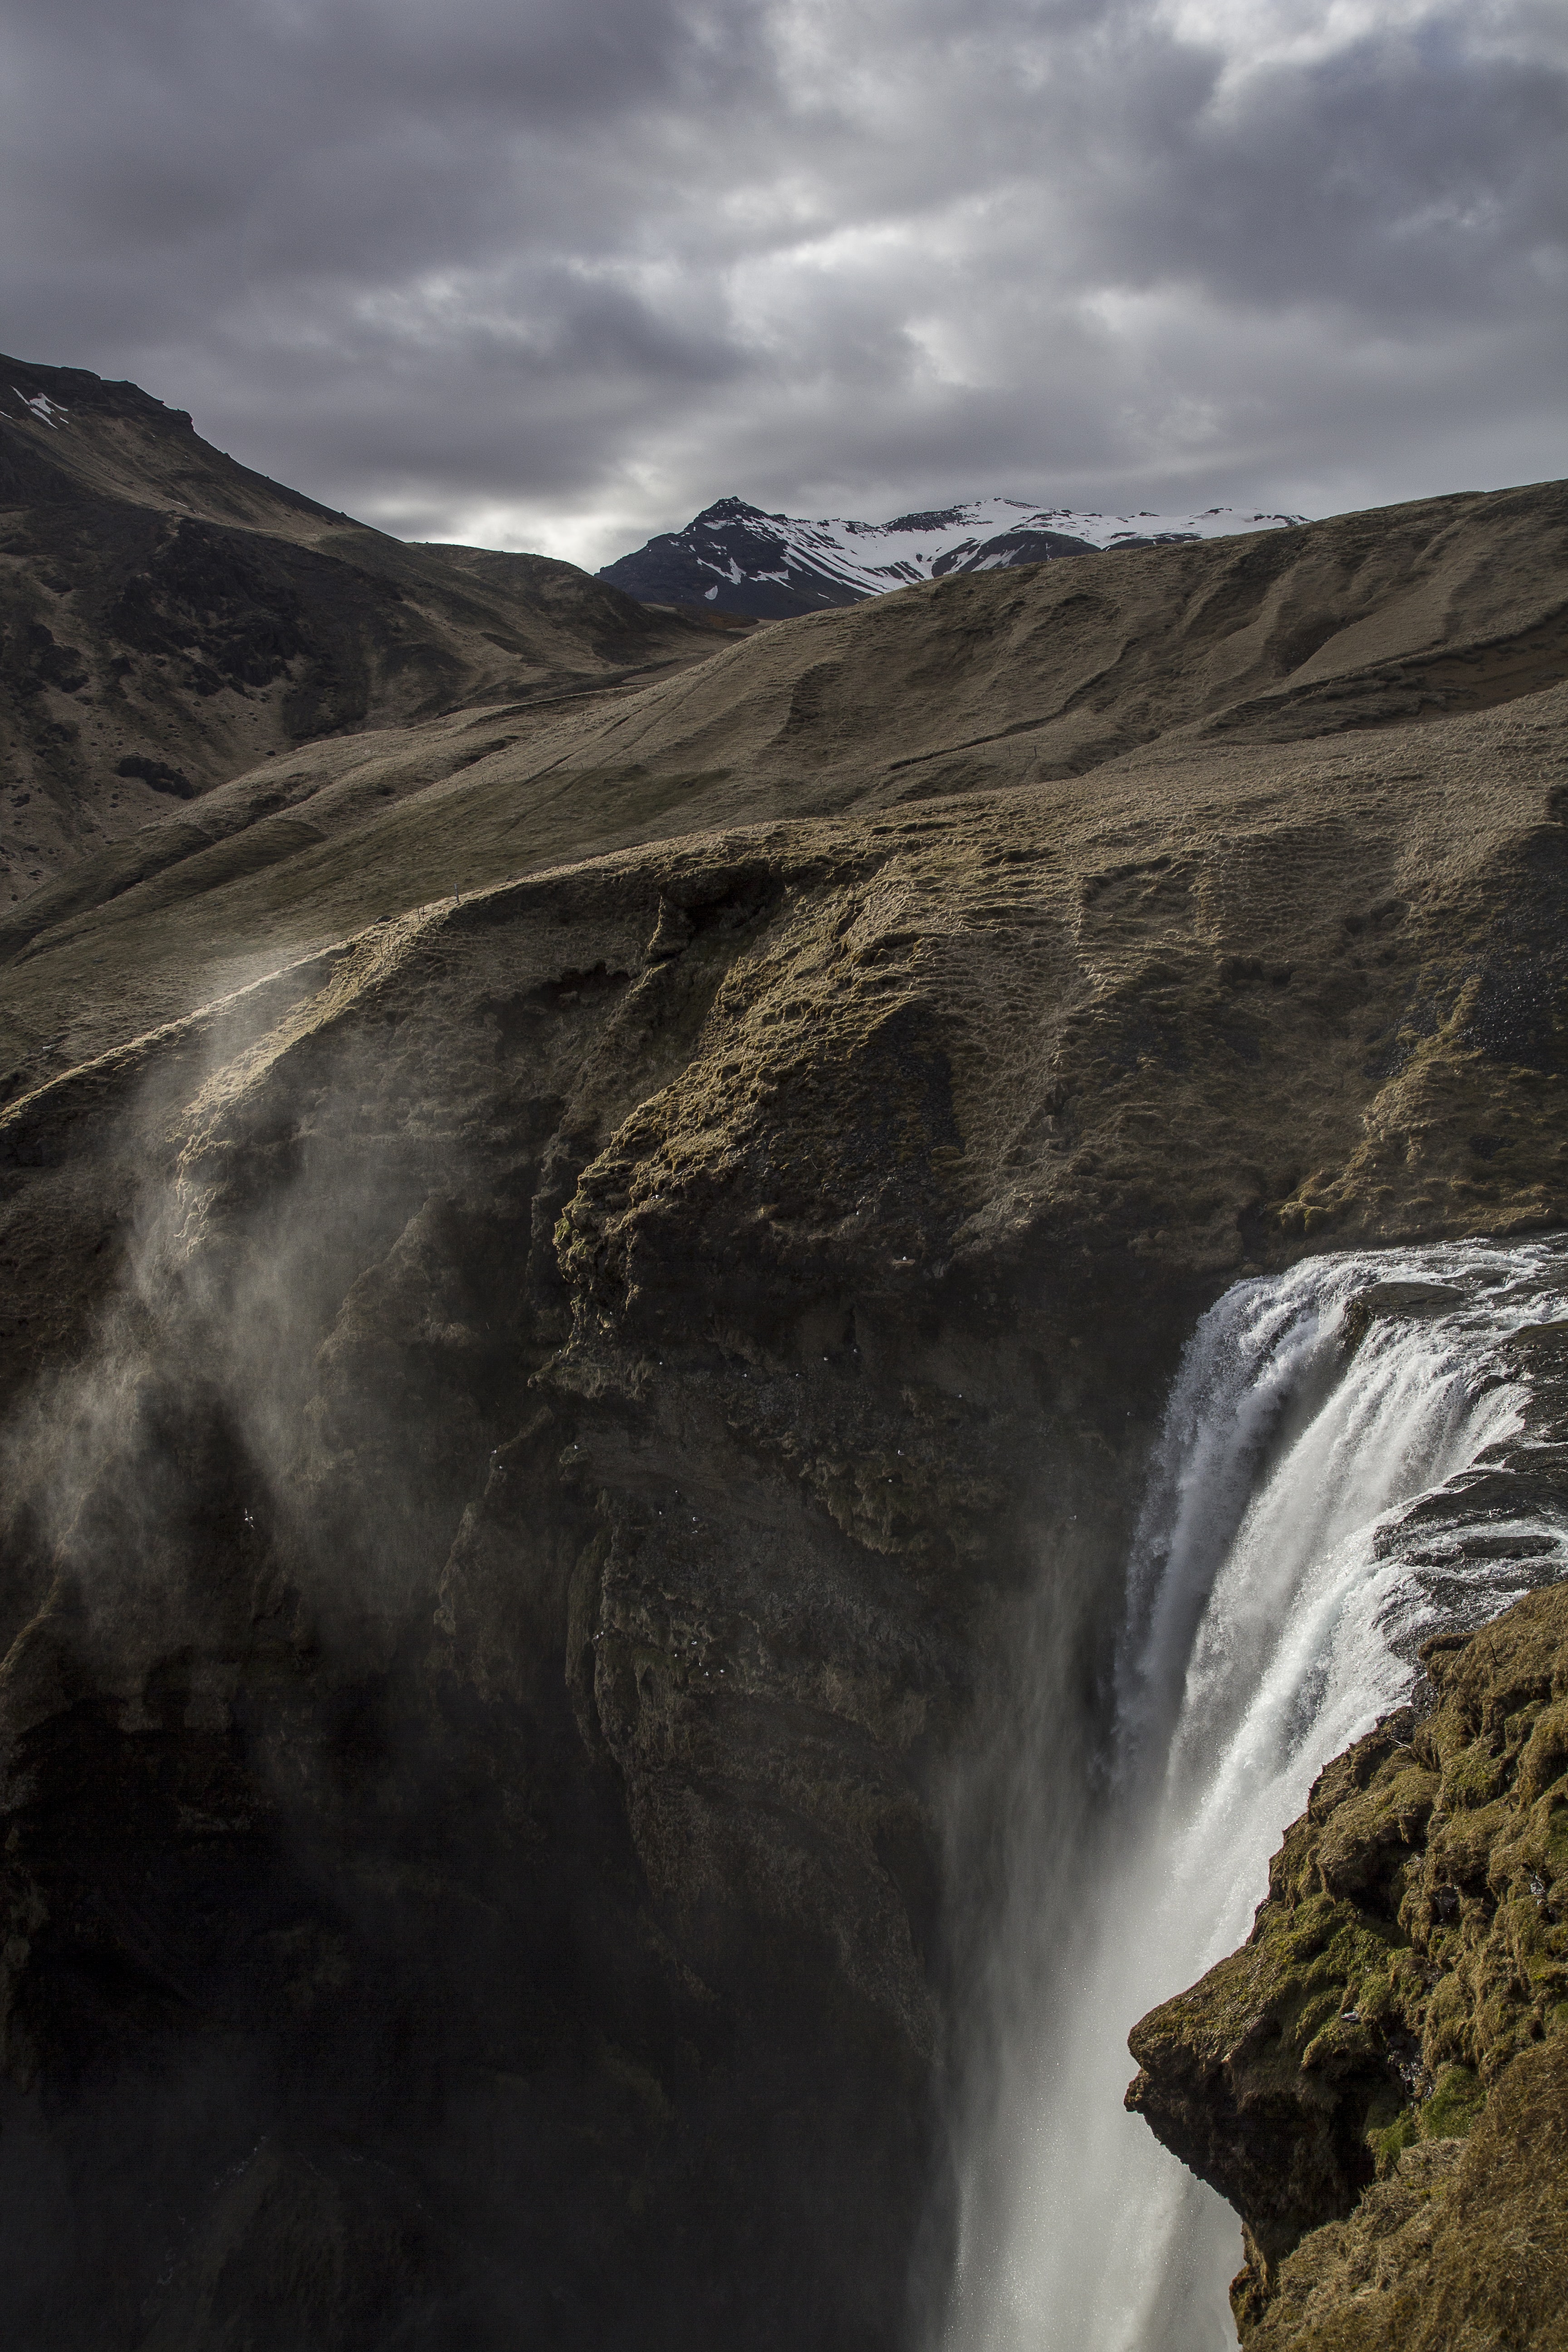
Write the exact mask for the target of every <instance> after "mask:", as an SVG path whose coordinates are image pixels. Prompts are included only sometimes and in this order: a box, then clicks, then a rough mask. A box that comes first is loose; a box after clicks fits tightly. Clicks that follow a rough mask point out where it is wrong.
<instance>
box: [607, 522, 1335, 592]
mask: <svg viewBox="0 0 1568 2352" xmlns="http://www.w3.org/2000/svg"><path fill="white" fill-rule="evenodd" d="M1304 520H1306V518H1305V517H1304V516H1302V515H1292V514H1247V513H1244V512H1242V511H1240V510H1239V509H1236V508H1234V507H1210V508H1209V509H1207V511H1206V512H1205V513H1203V514H1195V515H1163V514H1149V513H1142V514H1084V513H1079V512H1078V511H1077V510H1075V509H1070V508H1068V507H1037V506H1031V505H1030V504H1029V503H1028V501H1027V500H1026V499H1003V498H994V499H971V500H970V501H969V502H968V503H967V504H966V505H963V506H956V507H944V508H942V509H941V511H940V512H935V513H927V514H907V515H899V516H898V517H896V518H895V520H893V521H892V522H848V521H844V520H837V519H830V520H825V521H821V522H805V521H802V520H799V519H798V518H797V517H795V516H793V515H782V514H764V513H763V510H762V509H761V508H760V507H753V506H750V505H748V504H747V502H746V500H745V499H720V500H719V501H718V503H717V505H715V506H710V507H705V508H704V509H703V510H702V512H701V513H700V515H699V516H698V517H697V518H696V520H695V521H693V522H689V523H688V524H687V526H686V529H685V530H678V531H665V532H663V533H661V535H660V536H659V537H658V539H650V540H649V541H648V542H647V546H646V547H640V548H638V550H637V553H636V554H635V555H623V556H622V557H621V558H620V559H619V561H618V562H615V563H608V564H606V565H605V568H604V570H603V571H602V572H600V573H599V578H600V579H601V580H605V581H608V582H609V583H610V584H611V586H612V587H616V588H623V589H625V591H626V594H627V595H628V596H640V597H643V598H645V599H646V600H647V602H649V603H650V604H679V605H692V604H710V605H712V606H714V607H715V608H717V609H719V610H727V611H729V612H731V613H745V614H751V615H752V616H753V617H755V618H758V619H764V620H784V619H788V618H789V617H791V616H792V615H793V614H797V613H815V612H818V611H820V610H821V609H822V608H823V607H824V606H825V605H831V604H858V603H859V602H860V601H861V599H862V598H863V597H866V596H881V595H885V594H886V593H887V592H888V591H889V589H890V588H908V587H910V586H912V585H913V584H914V583H915V582H916V581H919V580H941V579H943V578H945V577H946V576H947V574H948V573H950V572H995V571H998V570H999V569H1001V568H1002V567H1003V566H1004V565H1007V564H1014V563H1047V562H1051V561H1052V560H1053V559H1054V558H1055V557H1058V556H1063V555H1099V554H1101V553H1104V552H1106V551H1109V550H1111V549H1121V548H1133V547H1164V546H1169V545H1172V544H1173V543H1176V542H1180V541H1184V540H1195V539H1228V538H1230V537H1232V536H1234V535H1235V534H1236V533H1237V532H1239V531H1253V530H1283V529H1286V528H1288V527H1289V525H1291V524H1294V523H1300V522H1302V521H1304Z"/></svg>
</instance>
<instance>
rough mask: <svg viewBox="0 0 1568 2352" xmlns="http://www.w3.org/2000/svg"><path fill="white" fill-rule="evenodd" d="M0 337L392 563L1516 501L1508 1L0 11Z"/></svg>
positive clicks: (1538, 393)
mask: <svg viewBox="0 0 1568 2352" xmlns="http://www.w3.org/2000/svg"><path fill="white" fill-rule="evenodd" d="M4 57H5V72H4V76H3V88H4V92H5V95H4V98H3V99H0V131H3V136H0V157H3V158H4V160H3V162H0V192H3V194H4V201H5V217H6V221H7V226H8V232H9V233H8V235H7V237H6V239H5V251H4V254H3V255H0V287H3V289H4V297H5V321H6V323H5V337H4V340H5V343H6V345H7V346H8V347H9V348H11V349H12V350H16V351H19V352H22V353H23V354H24V355H25V356H27V357H29V358H36V359H41V360H53V361H58V362H68V363H72V364H77V365H84V366H89V367H94V368H97V369H99V370H100V372H101V373H107V374H110V375H131V376H133V377H134V378H135V379H136V380H137V381H139V382H141V383H144V384H146V385H147V386H148V387H149V389H151V390H153V391H154V392H156V393H158V394H160V395H161V396H162V397H163V398H165V399H167V400H169V401H171V402H172V403H174V404H178V405H181V406H188V407H190V408H192V409H193V410H194V412H195V419H196V423H197V426H198V428H199V429H200V430H201V431H203V432H204V433H205V434H206V435H207V436H208V437H210V438H212V439H215V440H216V441H217V442H219V443H220V445H222V446H226V447H228V448H231V449H233V450H234V452H235V453H236V454H237V456H240V457H243V458H245V459H246V460H247V462H248V463H251V464H255V465H258V466H259V467H262V468H263V469H264V470H267V471H268V472H271V473H274V474H276V475H278V476H279V477H280V478H283V479H285V480H288V481H290V482H292V483H295V484H297V485H298V486H300V488H305V489H308V490H310V491H311V492H313V493H314V494H315V495H316V496H318V497H321V498H322V499H326V500H327V501H328V502H329V503H330V504H331V505H334V506H344V507H347V508H348V509H351V510H352V511H354V512H357V513H360V514H363V515H364V516H366V517H367V518H368V519H370V520H376V521H380V522H382V523H383V524H384V526H385V527H386V528H389V529H391V530H397V531H401V532H404V533H406V534H408V535H410V536H416V537H455V538H464V539H474V540H479V541H484V542H488V543H490V544H503V545H517V546H539V547H543V548H545V549H547V550H549V551H554V552H558V553H563V554H568V555H571V556H573V557H574V559H576V560H577V561H582V562H603V561H605V560H607V559H608V558H610V557H611V556H613V555H615V554H617V553H620V552H623V551H625V550H626V548H627V547H629V546H631V545H633V544H635V543H637V541H640V540H641V539H642V538H644V537H645V536H647V533H648V532H649V531H651V530H657V529H663V528H668V527H670V526H672V525H678V524H679V523H680V522H682V521H684V520H686V519H687V518H688V517H689V514H690V513H691V511H692V510H693V509H695V508H696V507H698V506H700V505H702V504H704V503H706V502H707V501H708V500H709V499H712V498H715V497H718V496H721V495H722V494H725V493H727V492H731V491H736V492H739V493H741V494H742V495H745V496H750V497H752V498H754V499H758V500H759V501H760V502H762V503H763V504H764V505H769V506H782V507H787V508H789V509H792V510H794V511H797V512H798V511H805V512H827V511H839V512H845V511H847V512H852V513H853V512H858V513H862V514H869V515H879V514H881V513H884V512H891V511H894V510H896V509H899V508H900V507H910V506H913V505H918V504H923V503H928V502H930V501H931V500H933V499H949V498H952V497H954V496H959V495H963V494H966V493H975V492H984V491H990V490H1011V491H1015V492H1016V493H1017V494H1019V495H1024V496H1030V497H1039V498H1042V499H1048V500H1057V499H1059V500H1061V501H1063V502H1072V503H1087V504H1095V503H1107V504H1118V505H1120V504H1128V503H1130V504H1133V505H1145V506H1158V505H1162V504H1164V503H1166V502H1170V503H1171V504H1174V505H1186V504H1188V503H1191V502H1195V503H1199V504H1207V503H1209V502H1211V501H1212V500H1215V499H1238V500H1245V501H1246V502H1247V503H1249V504H1250V503H1253V502H1255V501H1256V502H1260V503H1265V504H1268V505H1269V506H1274V505H1291V506H1296V507H1300V508H1301V509H1305V510H1307V511H1310V512H1323V511H1329V510H1331V509H1333V508H1336V507H1342V506H1346V505H1352V504H1362V503H1366V502H1368V501H1375V500H1379V499H1395V498H1401V497H1410V496H1415V495H1419V494H1421V493H1424V492H1427V491H1434V490H1440V489H1447V488H1465V487H1474V488H1484V487H1489V486H1492V485H1495V484H1498V483H1501V482H1506V481H1514V480H1528V479H1531V478H1541V477H1542V476H1547V475H1552V474H1557V473H1561V472H1562V471H1563V435H1562V425H1563V415H1562V409H1563V404H1562V397H1561V386H1562V383H1563V381H1565V380H1568V348H1565V345H1568V337H1565V335H1564V331H1563V320H1564V317H1565V316H1568V305H1565V302H1564V296H1565V295H1568V169H1565V163H1568V152H1565V150H1568V30H1565V28H1564V26H1563V19H1562V17H1561V16H1560V14H1559V12H1558V11H1557V10H1556V8H1555V7H1554V6H1552V5H1544V0H1542V5H1531V0H1479V5H1477V0H1468V5H1446V0H1247V5H1243V0H1166V5H1159V0H858V5H857V6H856V7H855V8H854V9H851V10H847V9H844V8H841V7H833V6H830V5H826V0H532V5H527V0H525V5H518V0H507V5H501V0H442V5H439V6H437V5H435V0H288V5H285V0H241V4H240V5H229V6H226V7H224V8H223V9H220V10H213V9H211V8H210V7H205V6H199V5H195V0H126V5H117V6H116V7H114V8H113V9H110V8H109V7H108V6H107V5H104V0H58V5H56V6H55V7H54V8H53V9H51V10H50V11H49V12H48V13H47V15H46V14H45V13H44V12H41V11H37V10H28V11H26V16H24V12H23V10H22V9H21V7H20V5H16V0H13V12H12V15H11V16H10V19H9V21H8V29H7V31H6V33H5V53H4Z"/></svg>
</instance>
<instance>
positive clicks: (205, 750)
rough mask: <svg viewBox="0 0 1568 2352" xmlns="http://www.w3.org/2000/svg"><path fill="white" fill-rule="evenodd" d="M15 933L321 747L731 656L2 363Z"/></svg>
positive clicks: (164, 411)
mask: <svg viewBox="0 0 1568 2352" xmlns="http://www.w3.org/2000/svg"><path fill="white" fill-rule="evenodd" d="M0 508H3V509H4V510H5V520H4V526H3V529H0V913H4V912H5V911H8V909H9V907H10V905H11V904H12V903H14V902H16V901H17V900H25V899H26V898H27V897H28V896H29V895H30V894H31V893H32V892H33V891H34V890H35V889H37V887H38V886H39V885H40V884H42V883H45V882H47V880H49V879H50V878H51V877H54V876H56V875H58V873H60V872H61V871H62V870H63V869H65V868H67V867H68V866H71V865H72V864H74V862H75V861H76V860H77V859H78V858H79V857H80V856H82V855H83V854H84V853H91V852H93V851H99V852H100V853H101V852H102V850H103V847H104V845H105V843H106V842H113V841H119V840H121V839H122V838H123V836H125V835H128V834H130V833H132V830H133V829H134V828H135V827H137V826H139V825H141V824H145V823H148V822H151V821H154V820H155V819H156V818H158V817H159V816H161V815H163V814H166V813H167V812H168V811H169V809H170V806H171V803H174V805H175V806H179V805H180V804H183V803H191V802H195V801H198V800H199V799H201V797H202V796H203V795H204V794H205V793H206V792H207V791H208V790H209V789H210V788H211V787H212V786H213V785H214V784H216V783H218V782H222V781H223V780H224V779H225V778H226V777H230V776H233V775H235V774H237V773H238V772H241V771H242V770H246V769H248V768H251V767H253V766H254V765H255V763H256V762H257V761H258V760H261V759H263V758H264V757H267V756H268V755H270V754H276V753H279V752H287V751H291V750H292V749H293V748H294V746H295V745H297V744H298V743H300V742H301V741H303V740H307V739H310V738H312V737H318V736H321V735H324V734H331V733H334V732H337V731H340V730H344V729H348V728H363V727H367V726H369V727H382V726H385V725H387V724H389V723H396V722H402V721H405V720H408V719H418V718H422V717H425V716H427V715H429V714H432V713H434V712H437V711H439V710H445V709H451V708H453V707H454V706H456V705H459V704H468V703H472V702H475V701H477V700H481V699H489V700H492V701H493V700H496V699H498V698H507V699H510V698H519V697H521V696H534V695H538V694H540V693H549V692H552V691H555V692H559V691H560V690H561V689H562V688H564V687H573V686H575V687H578V688H582V687H584V686H601V687H602V686H605V685H614V684H616V682H617V681H618V680H619V679H621V678H624V677H626V676H627V675H632V674H637V673H645V674H646V673H647V672H648V671H650V670H658V668H660V667H667V666H671V665H673V666H675V667H679V665H680V664H681V663H682V662H683V661H690V660H692V659H694V658H700V657H701V656H705V655H706V654H707V653H709V652H710V650H711V647H712V645H713V642H714V639H713V633H712V631H711V630H710V629H704V628H703V627H701V626H700V625H695V624H693V623H691V622H689V621H682V620H680V619H679V617H677V616H674V615H671V614H649V613H648V612H647V611H645V610H644V608H643V607H642V606H640V605H638V604H634V603H633V602H632V600H631V599H630V598H629V597H626V596H623V595H620V594H618V593H616V591H615V590H614V589H613V588H609V587H606V586H605V585H603V584H601V583H597V582H595V581H593V580H590V579H589V578H588V576H587V575H586V574H585V573H584V572H578V571H576V570H575V569H574V566H573V565H571V564H568V563H554V562H550V561H548V560H547V559H546V558H544V557H542V556H529V555H517V556H507V555H496V554H488V553H485V552H483V551H479V550H477V549H468V548H441V547H405V546H404V545H403V544H401V543H400V542H399V541H395V540H392V539H388V538H387V537H385V535H384V533H382V532H380V531H375V530H367V529H366V528H365V527H364V526H363V524H359V523H355V522H354V521H353V520H352V519H351V518H350V517H349V516H347V515H342V514H335V513H332V512H330V511H329V510H328V509H326V508H324V507H321V506H318V505H317V504H316V503H315V501H314V500H312V499H307V498H303V497H301V496H300V493H299V492H297V491H294V490H289V489H286V488H282V487H281V486H280V485H279V484H278V483H276V482H269V481H267V480H265V479H264V478H262V477H261V476H260V475H258V474H253V473H251V472H249V471H248V469H247V467H243V466H239V465H237V464H236V463H235V461H234V460H233V459H232V458H230V457H226V456H225V455H224V454H223V453H222V452H221V451H220V450H216V449H213V448H209V447H208V446H207V445H206V444H205V442H204V441H202V440H200V439H199V438H198V437H197V436H196V434H195V432H194V431H193V429H192V425H191V420H190V418H189V416H188V415H185V414H184V411H183V410H173V409H168V408H165V407H164V406H163V404H162V403H161V402H159V401H156V400H153V398H151V396H150V395H149V394H146V393H144V392H142V391H140V390H139V389H138V388H137V386H136V385H135V384H131V383H104V382H103V381H102V380H101V379H100V378H99V377H98V376H95V375H91V374H89V373H87V372H86V371H85V370H84V369H79V368H47V367H37V366H35V365H31V364H29V363H27V362H23V361H18V360H8V359H5V358H0ZM275 804H276V803H275Z"/></svg>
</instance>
